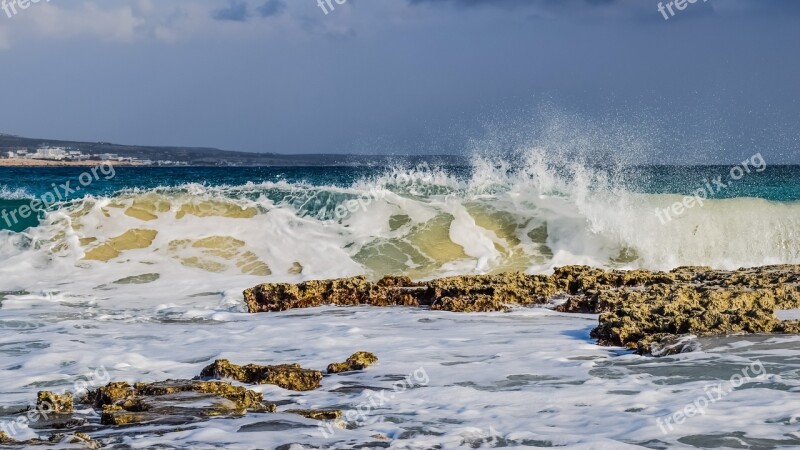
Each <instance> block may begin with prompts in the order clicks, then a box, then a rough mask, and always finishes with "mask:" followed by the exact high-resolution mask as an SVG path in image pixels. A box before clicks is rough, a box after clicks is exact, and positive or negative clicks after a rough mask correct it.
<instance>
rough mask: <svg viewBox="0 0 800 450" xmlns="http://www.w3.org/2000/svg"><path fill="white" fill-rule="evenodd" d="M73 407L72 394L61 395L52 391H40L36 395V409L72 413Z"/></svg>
mask: <svg viewBox="0 0 800 450" xmlns="http://www.w3.org/2000/svg"><path fill="white" fill-rule="evenodd" d="M72 408H73V400H72V394H70V393H69V392H67V393H65V394H62V395H59V394H56V393H54V392H50V391H40V392H39V393H38V394H37V395H36V409H37V410H39V411H46V412H50V413H56V414H66V413H71V412H72Z"/></svg>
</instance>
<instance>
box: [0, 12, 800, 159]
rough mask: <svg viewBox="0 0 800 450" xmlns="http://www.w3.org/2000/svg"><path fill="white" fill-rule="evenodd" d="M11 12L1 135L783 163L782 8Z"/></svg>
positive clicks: (791, 152) (789, 48)
mask: <svg viewBox="0 0 800 450" xmlns="http://www.w3.org/2000/svg"><path fill="white" fill-rule="evenodd" d="M19 1H20V0H14V2H16V3H13V6H14V8H11V7H8V8H7V9H8V12H5V11H4V10H0V68H2V70H1V71H0V74H2V85H0V89H2V96H1V97H0V99H1V100H0V105H2V107H0V132H3V133H9V134H16V135H22V136H27V137H41V138H48V139H69V140H85V141H108V142H115V143H126V144H140V145H176V146H204V147H216V148H221V149H227V150H241V151H252V152H275V153H359V154H408V153H410V154H458V153H468V152H474V151H478V152H481V151H482V152H492V151H507V150H514V149H517V148H520V147H525V146H537V145H584V146H588V147H593V146H597V147H602V148H604V149H605V150H610V151H619V152H630V153H637V154H642V155H645V156H643V158H645V159H647V161H648V162H656V163H667V164H696V163H723V162H731V163H735V162H737V161H741V160H742V159H743V158H745V157H749V156H750V155H753V154H755V153H757V152H766V153H768V154H770V155H771V157H772V161H774V162H775V163H779V162H781V163H785V162H788V163H800V1H797V0H705V1H704V0H696V1H695V2H694V3H688V2H687V3H686V4H684V5H683V6H684V8H683V9H682V10H679V9H677V8H676V7H675V6H674V4H670V8H669V9H671V10H672V11H673V12H674V13H675V14H674V16H673V15H670V13H669V9H668V8H666V3H668V2H669V1H662V2H658V1H652V0H558V1H556V0H347V1H344V2H343V3H342V4H338V2H337V0H332V2H331V6H332V7H329V6H328V5H326V4H324V3H323V6H322V7H320V6H319V5H318V3H317V1H318V0H170V1H155V0H129V1H123V0H102V1H100V0H50V1H46V0H41V1H39V2H37V3H31V4H29V5H28V7H27V8H26V9H22V8H21V5H19V3H18V2H19ZM339 1H341V0H339ZM674 1H676V0H672V2H674ZM9 2H12V0H5V2H4V3H3V4H8V3H9ZM659 3H661V4H663V5H664V8H662V9H663V10H664V12H663V13H662V12H659ZM9 6H12V5H9ZM14 10H15V11H16V14H14ZM665 17H666V18H665ZM572 137H579V138H580V139H577V140H575V142H569V143H566V144H565V142H564V141H565V140H567V141H569V140H570V139H572ZM576 142H577V143H576ZM740 158H742V159H740Z"/></svg>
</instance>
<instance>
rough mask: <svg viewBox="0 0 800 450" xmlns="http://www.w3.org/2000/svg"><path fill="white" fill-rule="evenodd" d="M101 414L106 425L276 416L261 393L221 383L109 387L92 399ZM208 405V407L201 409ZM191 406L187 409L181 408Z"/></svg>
mask: <svg viewBox="0 0 800 450" xmlns="http://www.w3.org/2000/svg"><path fill="white" fill-rule="evenodd" d="M89 401H91V402H92V404H93V405H94V406H95V407H96V408H98V409H100V410H101V412H102V414H101V423H102V424H103V425H127V424H131V423H145V422H148V423H149V422H165V423H175V422H178V423H189V422H193V421H197V420H203V419H206V418H208V417H213V416H222V415H242V414H245V413H246V412H248V411H252V412H275V410H276V406H275V405H274V404H269V403H264V401H263V396H262V394H261V393H260V392H256V391H251V390H249V389H246V388H244V387H241V386H233V385H231V384H230V383H225V382H221V381H197V380H168V381H162V382H158V383H137V384H135V385H134V386H131V385H130V384H128V383H125V382H118V383H109V384H108V385H106V386H103V387H101V388H99V389H97V390H96V391H93V392H91V393H90V395H89ZM203 401H209V402H210V404H209V405H208V406H205V407H203V406H198V405H200V404H201V403H202V402H203ZM182 405H188V406H185V407H184V406H182Z"/></svg>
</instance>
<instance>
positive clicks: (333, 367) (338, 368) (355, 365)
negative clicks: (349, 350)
mask: <svg viewBox="0 0 800 450" xmlns="http://www.w3.org/2000/svg"><path fill="white" fill-rule="evenodd" d="M376 362H378V357H377V356H375V355H374V354H373V353H370V352H356V353H353V354H352V355H351V356H350V357H349V358H347V360H346V361H345V362H343V363H331V364H330V365H328V373H342V372H351V371H354V370H364V369H366V368H367V367H369V366H371V365H373V364H375V363H376Z"/></svg>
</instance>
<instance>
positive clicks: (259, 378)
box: [200, 359, 322, 391]
mask: <svg viewBox="0 0 800 450" xmlns="http://www.w3.org/2000/svg"><path fill="white" fill-rule="evenodd" d="M200 377H201V378H230V379H233V380H237V381H240V382H242V383H247V384H274V385H276V386H280V387H282V388H284V389H289V390H292V391H310V390H313V389H316V388H318V387H319V383H320V381H322V372H320V371H319V370H311V369H303V368H302V367H300V365H299V364H281V365H277V366H260V365H257V364H248V365H246V366H238V365H236V364H232V363H231V362H230V361H228V360H227V359H218V360H216V361H214V363H213V364H210V365H208V366H206V367H205V368H204V369H203V370H202V372H200Z"/></svg>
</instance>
